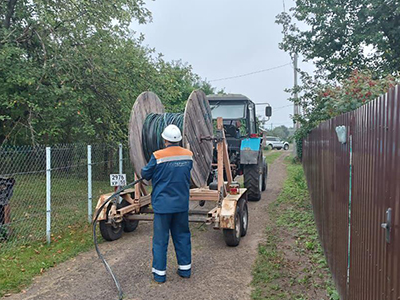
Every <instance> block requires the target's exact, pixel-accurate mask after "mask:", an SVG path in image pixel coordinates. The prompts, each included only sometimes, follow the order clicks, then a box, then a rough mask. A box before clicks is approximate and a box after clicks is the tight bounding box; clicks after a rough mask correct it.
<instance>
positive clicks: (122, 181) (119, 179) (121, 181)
mask: <svg viewBox="0 0 400 300" xmlns="http://www.w3.org/2000/svg"><path fill="white" fill-rule="evenodd" d="M110 185H111V186H125V185H126V174H110Z"/></svg>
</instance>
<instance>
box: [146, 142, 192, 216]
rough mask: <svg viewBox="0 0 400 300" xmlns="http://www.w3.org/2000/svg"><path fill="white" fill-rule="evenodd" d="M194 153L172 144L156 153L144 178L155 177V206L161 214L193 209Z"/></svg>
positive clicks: (152, 195) (153, 199) (155, 209)
mask: <svg viewBox="0 0 400 300" xmlns="http://www.w3.org/2000/svg"><path fill="white" fill-rule="evenodd" d="M192 166H193V153H192V152H191V151H189V150H187V149H184V148H182V147H179V146H169V147H167V148H165V149H162V150H158V151H156V152H154V153H153V155H152V156H151V159H150V161H149V163H148V164H147V166H145V167H144V168H143V169H142V178H144V179H146V180H152V185H153V190H152V193H151V205H152V206H153V210H154V212H155V213H158V214H167V213H178V212H185V211H188V210H189V189H190V171H191V170H192Z"/></svg>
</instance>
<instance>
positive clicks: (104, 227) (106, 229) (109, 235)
mask: <svg viewBox="0 0 400 300" xmlns="http://www.w3.org/2000/svg"><path fill="white" fill-rule="evenodd" d="M111 206H112V204H111V203H110V204H109V205H108V207H107V216H108V212H109V211H110V209H111ZM107 221H108V220H102V221H100V224H99V225H100V226H99V227H100V233H101V236H102V237H103V239H105V240H106V241H115V240H118V239H119V238H120V237H121V236H122V232H123V231H124V225H125V224H124V222H121V223H118V224H109V223H107Z"/></svg>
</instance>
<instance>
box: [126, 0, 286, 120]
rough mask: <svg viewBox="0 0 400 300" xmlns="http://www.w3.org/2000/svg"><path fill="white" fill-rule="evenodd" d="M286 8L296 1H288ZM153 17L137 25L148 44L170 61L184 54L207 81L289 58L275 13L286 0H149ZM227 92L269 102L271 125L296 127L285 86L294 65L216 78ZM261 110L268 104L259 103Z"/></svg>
mask: <svg viewBox="0 0 400 300" xmlns="http://www.w3.org/2000/svg"><path fill="white" fill-rule="evenodd" d="M285 2H286V3H285V5H286V9H288V8H289V6H291V5H293V4H292V1H289V0H285ZM147 7H148V8H149V9H150V11H151V12H152V13H153V22H152V23H150V24H146V25H141V26H139V25H133V28H132V29H134V30H136V31H140V32H142V33H144V34H145V37H146V40H145V44H147V45H149V46H150V47H154V48H155V49H156V51H157V52H161V53H163V54H164V56H165V58H166V59H167V60H178V59H181V60H182V61H183V62H188V63H189V64H190V65H192V67H193V70H194V72H195V73H197V74H199V75H200V76H201V77H202V78H205V79H207V80H209V81H212V80H215V79H220V78H225V77H231V76H236V75H241V74H246V73H251V72H255V71H259V70H264V69H269V68H273V67H277V66H281V65H285V64H288V63H290V62H291V61H290V57H289V55H288V54H287V53H285V52H283V51H281V50H279V48H278V43H279V42H280V41H281V39H282V34H281V26H279V25H278V24H275V16H276V15H277V14H279V13H280V12H282V10H283V1H282V0H246V1H244V0H157V1H154V2H153V1H147ZM212 84H213V85H214V86H217V87H218V88H225V91H226V92H227V93H237V94H244V95H246V96H247V97H249V98H250V99H252V100H253V101H254V102H256V103H257V102H258V103H261V102H269V103H270V104H271V106H272V107H273V116H272V118H271V120H270V121H269V122H268V127H269V126H271V123H272V124H273V127H276V126H280V125H285V126H288V127H291V126H292V121H291V119H290V115H291V114H292V112H293V107H292V106H291V102H289V101H287V98H288V97H289V95H288V94H287V93H285V91H284V89H285V88H288V87H291V86H292V85H293V68H292V66H291V65H286V66H284V67H282V68H279V69H275V70H271V71H268V72H262V73H258V74H254V75H251V76H246V77H240V78H236V79H230V80H222V81H212ZM257 110H258V114H263V111H264V107H263V106H258V107H257Z"/></svg>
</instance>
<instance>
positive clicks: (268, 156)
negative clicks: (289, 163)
mask: <svg viewBox="0 0 400 300" xmlns="http://www.w3.org/2000/svg"><path fill="white" fill-rule="evenodd" d="M282 154H283V152H282V151H274V150H271V151H267V152H265V153H264V155H265V160H266V162H267V164H268V165H270V164H272V163H273V162H274V161H275V160H276V159H277V158H278V157H279V156H281V155H282Z"/></svg>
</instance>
